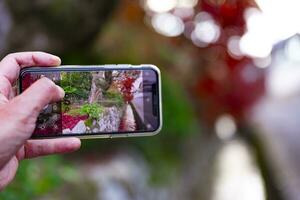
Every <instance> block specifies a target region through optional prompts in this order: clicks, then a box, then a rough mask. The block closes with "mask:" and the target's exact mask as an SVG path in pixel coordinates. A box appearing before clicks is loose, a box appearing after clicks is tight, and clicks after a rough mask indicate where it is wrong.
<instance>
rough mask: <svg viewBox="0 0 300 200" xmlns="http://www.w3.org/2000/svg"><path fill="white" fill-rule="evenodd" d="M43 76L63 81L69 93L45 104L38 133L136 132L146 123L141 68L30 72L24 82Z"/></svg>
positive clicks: (61, 82) (38, 125)
mask: <svg viewBox="0 0 300 200" xmlns="http://www.w3.org/2000/svg"><path fill="white" fill-rule="evenodd" d="M41 76H47V77H48V78H50V79H52V80H53V81H55V82H56V83H57V84H58V85H60V86H61V87H62V88H63V89H64V90H65V97H64V99H63V101H61V102H59V103H54V104H51V105H48V106H47V107H45V108H44V110H43V112H42V113H41V114H40V116H39V118H38V123H37V126H36V130H35V132H34V135H36V136H39V135H47V134H49V135H53V134H61V133H63V134H85V133H112V132H134V131H138V130H143V129H144V127H146V126H145V125H143V124H141V123H142V122H143V118H144V113H143V87H142V84H143V78H142V72H141V71H140V70H128V71H126V70H118V71H112V70H111V71H98V72H96V71H95V72H60V73H58V72H54V73H49V72H48V73H43V75H41V73H39V74H37V73H30V75H27V76H26V75H25V77H24V79H25V80H24V82H25V83H26V82H28V81H29V82H31V83H33V82H34V81H35V80H37V79H38V78H40V77H41ZM28 78H29V79H28ZM27 85H28V84H27ZM25 86H26V84H25Z"/></svg>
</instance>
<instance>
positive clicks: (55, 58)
mask: <svg viewBox="0 0 300 200" xmlns="http://www.w3.org/2000/svg"><path fill="white" fill-rule="evenodd" d="M51 60H52V61H53V62H54V64H55V65H60V64H61V59H60V57H58V56H54V55H52V58H51Z"/></svg>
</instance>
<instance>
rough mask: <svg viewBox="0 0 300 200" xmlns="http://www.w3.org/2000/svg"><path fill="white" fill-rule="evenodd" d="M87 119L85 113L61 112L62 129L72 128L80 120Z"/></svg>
mask: <svg viewBox="0 0 300 200" xmlns="http://www.w3.org/2000/svg"><path fill="white" fill-rule="evenodd" d="M87 119H88V116H87V115H84V116H71V115H68V114H65V113H63V114H62V128H63V129H68V128H69V129H73V128H74V127H75V126H76V124H77V123H78V122H79V121H80V120H87Z"/></svg>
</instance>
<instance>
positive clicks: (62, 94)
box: [56, 86, 65, 99]
mask: <svg viewBox="0 0 300 200" xmlns="http://www.w3.org/2000/svg"><path fill="white" fill-rule="evenodd" d="M56 87H57V88H58V90H59V95H60V98H61V99H62V98H64V97H65V91H64V90H63V89H62V88H61V87H59V86H56Z"/></svg>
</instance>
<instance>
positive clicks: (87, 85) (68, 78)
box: [60, 72, 92, 98]
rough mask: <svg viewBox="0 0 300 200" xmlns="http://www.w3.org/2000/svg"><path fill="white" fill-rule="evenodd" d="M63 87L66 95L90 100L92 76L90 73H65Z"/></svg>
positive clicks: (62, 79)
mask: <svg viewBox="0 0 300 200" xmlns="http://www.w3.org/2000/svg"><path fill="white" fill-rule="evenodd" d="M61 76H62V77H61V82H60V84H61V86H62V88H64V90H65V92H66V94H70V95H71V96H75V97H79V98H88V96H89V92H90V89H91V84H92V75H91V74H90V73H89V72H78V73H77V72H73V73H67V72H63V73H62V75H61Z"/></svg>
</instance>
